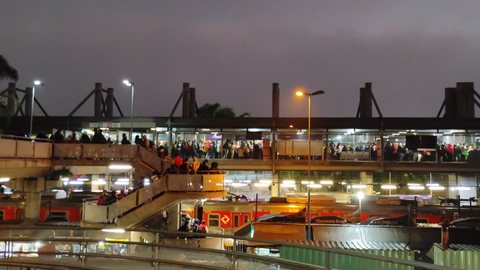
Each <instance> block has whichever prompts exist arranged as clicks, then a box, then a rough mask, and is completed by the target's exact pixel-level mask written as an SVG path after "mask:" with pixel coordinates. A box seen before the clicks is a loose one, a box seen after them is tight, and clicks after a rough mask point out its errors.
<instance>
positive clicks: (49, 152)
mask: <svg viewBox="0 0 480 270" xmlns="http://www.w3.org/2000/svg"><path fill="white" fill-rule="evenodd" d="M112 161H123V162H130V163H131V164H132V166H134V167H135V170H136V172H137V174H136V175H137V177H141V176H143V175H150V174H149V173H150V172H151V171H153V170H157V171H163V169H164V167H165V166H166V165H165V164H162V160H161V159H160V158H159V157H158V156H157V155H156V154H155V153H153V152H151V151H150V150H148V149H145V148H144V147H140V146H138V145H119V144H80V143H51V142H45V141H32V140H29V139H18V138H17V139H15V138H3V137H2V138H0V173H1V175H0V177H2V176H3V177H10V178H21V177H38V176H45V175H48V174H51V173H52V172H53V170H54V168H55V167H56V166H108V165H109V163H111V162H112ZM212 161H216V162H217V163H218V164H219V166H220V168H222V169H223V170H254V171H259V170H267V171H268V170H272V168H275V169H276V170H280V171H281V170H305V169H306V167H307V160H296V159H275V160H260V159H254V160H249V159H215V160H214V159H212ZM311 169H312V170H315V171H365V172H378V171H410V172H439V173H465V172H469V173H480V166H478V164H476V163H469V162H444V163H438V162H412V161H370V160H363V159H358V160H347V159H345V160H312V161H311Z"/></svg>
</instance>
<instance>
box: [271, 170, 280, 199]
mask: <svg viewBox="0 0 480 270" xmlns="http://www.w3.org/2000/svg"><path fill="white" fill-rule="evenodd" d="M271 196H272V197H279V196H280V181H279V180H278V173H277V172H275V173H273V172H272V192H271Z"/></svg>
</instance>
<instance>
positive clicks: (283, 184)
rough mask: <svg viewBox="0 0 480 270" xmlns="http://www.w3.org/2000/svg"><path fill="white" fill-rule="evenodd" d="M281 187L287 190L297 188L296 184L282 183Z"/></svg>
mask: <svg viewBox="0 0 480 270" xmlns="http://www.w3.org/2000/svg"><path fill="white" fill-rule="evenodd" d="M280 186H281V187H285V188H290V187H295V183H282V184H281V185H280Z"/></svg>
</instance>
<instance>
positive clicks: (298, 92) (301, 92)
mask: <svg viewBox="0 0 480 270" xmlns="http://www.w3.org/2000/svg"><path fill="white" fill-rule="evenodd" d="M324 93H325V92H324V91H322V90H319V91H316V92H313V93H309V92H307V91H305V90H303V89H297V90H296V91H295V95H296V96H298V97H302V96H307V97H308V132H307V141H308V156H307V162H308V169H307V175H308V179H307V180H311V179H310V167H311V165H310V163H311V162H310V159H311V151H312V149H311V144H312V142H311V138H310V134H311V130H310V129H311V128H310V120H311V99H312V96H316V95H321V94H324ZM307 194H308V195H307V196H308V198H307V200H308V205H307V222H308V229H307V240H312V232H311V230H312V224H311V219H312V211H311V209H310V208H311V204H312V202H311V195H310V185H307Z"/></svg>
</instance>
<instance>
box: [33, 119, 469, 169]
mask: <svg viewBox="0 0 480 270" xmlns="http://www.w3.org/2000/svg"><path fill="white" fill-rule="evenodd" d="M37 138H38V139H50V140H52V141H54V142H56V143H118V144H131V142H130V140H129V139H128V137H127V135H126V134H125V133H123V134H122V138H121V139H119V140H117V141H115V142H114V141H112V140H111V139H110V137H105V136H104V135H103V133H102V130H101V129H97V128H95V129H94V132H93V135H92V136H89V135H88V134H87V133H85V132H84V133H82V134H81V135H80V138H77V134H76V133H75V132H73V133H71V134H70V135H68V136H67V137H65V136H64V135H63V130H61V129H59V130H57V131H56V132H55V133H53V134H52V135H51V136H50V137H48V136H47V135H46V134H45V133H44V132H43V131H40V132H39V133H38V134H37ZM133 143H134V144H137V145H141V146H143V147H145V148H147V149H149V150H151V151H152V152H154V153H156V154H157V155H158V156H159V157H161V158H164V157H167V156H168V155H169V151H170V149H169V146H168V144H167V143H164V144H159V145H155V143H154V142H153V141H151V140H149V139H148V137H147V136H146V135H143V136H141V137H140V136H139V135H136V136H135V139H134V141H133ZM263 147H264V146H263V145H262V142H258V141H253V140H231V139H226V140H225V141H216V140H204V141H196V140H180V141H176V142H174V143H173V148H172V149H171V153H170V154H171V156H173V157H175V158H174V161H172V163H174V164H175V166H176V167H175V168H173V167H172V168H171V171H174V172H178V173H180V172H181V173H196V172H197V171H198V170H202V169H200V168H199V167H198V166H199V164H201V163H200V162H199V160H202V159H203V160H208V159H262V158H263ZM267 147H268V148H269V149H270V146H269V145H268V146H267ZM379 149H380V146H379V144H378V143H377V142H373V143H344V142H330V143H328V147H324V150H323V153H324V156H311V159H312V160H316V159H330V160H343V159H345V160H349V159H359V160H380V159H381V158H383V160H385V161H416V162H419V161H437V162H455V161H457V162H465V161H468V160H469V155H470V153H471V152H472V151H477V148H476V146H475V145H473V144H467V143H450V142H448V143H447V142H444V143H439V144H438V145H437V147H436V149H435V150H430V151H413V150H410V149H408V148H407V147H406V145H405V143H401V142H391V141H389V140H387V141H386V142H385V144H384V148H383V152H382V153H381V154H380V153H378V151H379ZM270 150H271V149H270ZM349 153H350V154H351V153H357V154H361V155H360V156H358V155H353V156H349ZM381 156H383V157H381ZM279 158H285V157H283V156H280V157H279ZM291 158H302V157H301V156H300V157H291ZM179 159H181V161H180V160H179ZM209 169H210V167H209ZM203 170H205V168H203Z"/></svg>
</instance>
